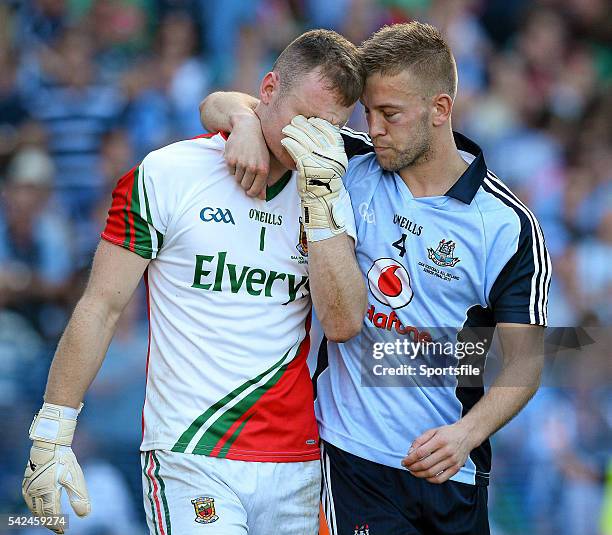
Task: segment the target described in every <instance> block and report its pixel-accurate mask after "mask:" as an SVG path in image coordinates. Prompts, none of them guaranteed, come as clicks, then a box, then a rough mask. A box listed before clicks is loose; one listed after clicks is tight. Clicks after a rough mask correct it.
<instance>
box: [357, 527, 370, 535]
mask: <svg viewBox="0 0 612 535" xmlns="http://www.w3.org/2000/svg"><path fill="white" fill-rule="evenodd" d="M353 535H370V527H369V526H368V525H367V524H365V525H363V524H362V525H361V526H355V533H353Z"/></svg>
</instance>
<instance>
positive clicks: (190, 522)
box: [141, 450, 321, 535]
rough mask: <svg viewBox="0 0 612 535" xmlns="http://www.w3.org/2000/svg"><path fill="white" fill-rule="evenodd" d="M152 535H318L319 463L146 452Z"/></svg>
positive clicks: (146, 492)
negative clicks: (278, 461)
mask: <svg viewBox="0 0 612 535" xmlns="http://www.w3.org/2000/svg"><path fill="white" fill-rule="evenodd" d="M141 464H142V474H143V479H142V482H143V495H144V506H145V513H146V517H147V524H148V526H149V532H150V534H151V535H172V534H173V533H174V535H246V534H247V533H248V534H249V535H316V534H317V533H318V530H319V493H320V487H321V468H320V463H319V461H306V462H296V463H270V462H248V461H235V460H230V459H219V458H217V457H207V456H205V455H193V454H189V453H174V452H171V451H166V450H155V451H146V452H141Z"/></svg>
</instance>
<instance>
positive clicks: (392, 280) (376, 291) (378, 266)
mask: <svg viewBox="0 0 612 535" xmlns="http://www.w3.org/2000/svg"><path fill="white" fill-rule="evenodd" d="M368 286H369V287H370V292H372V295H373V296H374V297H375V299H376V300H377V301H379V302H380V303H382V304H383V305H388V306H390V307H391V308H402V307H405V306H406V305H407V304H408V303H410V301H412V297H413V296H414V293H413V292H412V288H411V287H410V275H409V274H408V271H406V268H405V267H404V266H402V265H401V264H398V263H397V261H396V260H393V258H379V259H378V260H376V262H374V264H373V265H372V267H371V268H370V271H368Z"/></svg>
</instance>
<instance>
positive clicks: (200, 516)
mask: <svg viewBox="0 0 612 535" xmlns="http://www.w3.org/2000/svg"><path fill="white" fill-rule="evenodd" d="M191 503H192V504H193V507H194V509H195V514H196V517H195V521H196V522H197V523H198V524H211V523H212V522H215V521H216V520H218V519H219V517H218V516H217V515H216V514H215V500H214V498H209V497H208V496H200V497H199V498H196V499H195V500H191Z"/></svg>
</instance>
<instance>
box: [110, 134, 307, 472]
mask: <svg viewBox="0 0 612 535" xmlns="http://www.w3.org/2000/svg"><path fill="white" fill-rule="evenodd" d="M225 139H226V138H225V135H224V134H212V135H208V136H200V137H199V138H195V139H193V140H188V141H181V142H178V143H174V144H172V145H169V146H167V147H164V148H162V149H160V150H157V151H154V152H152V153H151V154H149V155H148V156H147V157H146V158H145V159H144V161H143V162H142V164H141V165H139V166H138V167H136V168H134V169H133V170H132V171H130V172H129V173H127V174H126V175H125V176H123V177H122V178H121V179H120V180H119V182H118V184H117V187H116V189H115V191H114V192H113V204H112V207H111V209H110V211H109V216H108V221H107V224H106V228H105V230H104V232H103V233H102V237H103V238H104V239H105V240H108V241H110V242H112V243H114V244H117V245H119V246H121V247H125V248H127V249H129V250H130V251H133V252H134V253H137V254H139V255H140V256H143V257H145V258H151V259H152V261H151V263H150V264H149V267H148V269H147V272H146V274H145V280H146V282H147V290H148V306H149V324H150V332H149V355H148V358H147V387H146V397H145V404H144V409H143V441H142V445H141V450H142V451H147V450H153V449H163V450H172V451H175V452H185V453H195V454H203V455H210V456H217V457H226V458H228V459H239V460H247V461H274V462H290V461H306V460H314V459H317V458H318V455H319V454H318V451H319V450H318V434H317V426H316V423H315V417H314V410H313V395H312V385H311V380H310V375H309V372H308V368H307V366H306V356H307V354H308V350H309V336H308V333H309V327H310V311H311V300H310V293H309V285H308V246H307V243H306V236H305V233H304V230H303V228H302V226H301V223H300V202H299V197H298V194H297V190H296V187H295V184H294V182H293V180H295V179H293V180H292V174H291V173H287V175H285V177H283V178H282V179H281V180H280V181H279V182H277V183H276V184H275V185H274V186H272V187H269V188H268V190H267V199H266V200H260V199H252V198H249V197H247V196H246V195H245V194H244V192H243V191H242V189H241V188H240V187H239V185H238V184H236V182H235V180H234V179H233V177H232V176H231V175H230V174H229V172H228V169H227V166H226V163H225V161H224V159H223V150H224V145H225ZM143 358H144V356H143Z"/></svg>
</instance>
